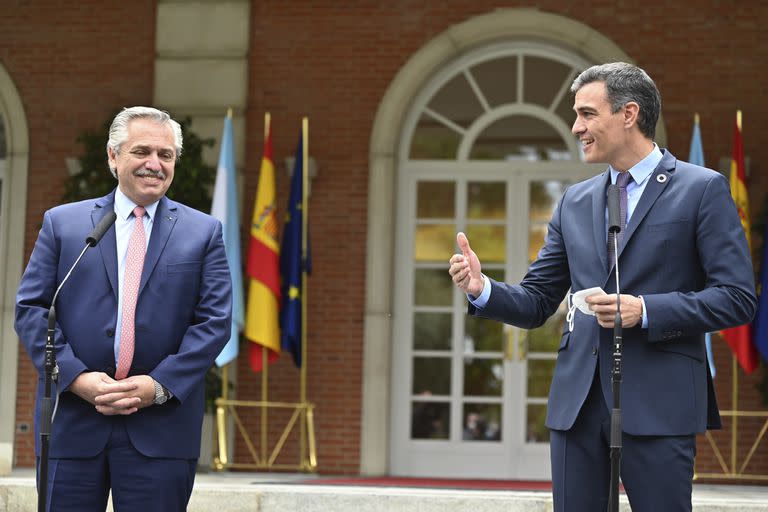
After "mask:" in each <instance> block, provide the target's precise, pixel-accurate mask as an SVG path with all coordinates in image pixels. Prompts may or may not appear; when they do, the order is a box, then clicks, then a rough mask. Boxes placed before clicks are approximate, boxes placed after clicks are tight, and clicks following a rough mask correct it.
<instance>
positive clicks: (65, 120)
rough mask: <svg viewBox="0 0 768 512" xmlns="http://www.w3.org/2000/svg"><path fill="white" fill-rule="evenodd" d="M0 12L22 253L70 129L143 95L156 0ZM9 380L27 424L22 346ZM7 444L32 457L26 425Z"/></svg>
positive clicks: (53, 194) (45, 1)
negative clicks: (15, 116) (21, 124)
mask: <svg viewBox="0 0 768 512" xmlns="http://www.w3.org/2000/svg"><path fill="white" fill-rule="evenodd" d="M0 12H2V14H1V15H0V63H1V64H2V65H3V67H4V68H5V69H6V71H7V72H8V73H9V74H10V76H11V79H12V80H13V82H14V83H15V85H16V88H17V89H18V91H19V94H20V95H21V101H22V104H23V106H24V112H25V114H26V116H27V124H28V126H29V147H30V152H29V180H28V196H27V225H26V242H25V254H26V255H27V257H28V255H29V254H30V252H31V251H32V246H33V245H34V242H35V239H36V237H37V232H38V230H39V228H40V225H41V222H42V216H43V212H44V211H45V210H46V209H48V208H50V207H52V206H54V205H56V204H58V203H60V202H61V196H62V194H63V186H62V183H63V182H64V180H65V179H66V176H67V171H66V167H65V165H64V159H65V158H66V157H71V156H79V155H80V154H81V153H82V146H80V145H79V144H77V143H76V142H75V139H76V138H77V137H78V135H80V134H81V133H83V132H84V131H86V130H89V131H93V130H99V129H101V127H102V125H103V123H104V122H105V121H106V120H107V119H108V117H109V115H110V114H111V113H113V112H114V111H115V110H116V109H117V108H119V107H122V106H130V105H135V104H147V103H149V102H150V101H151V100H152V85H153V75H154V56H155V53H154V49H155V3H154V2H153V1H151V0H140V1H135V2H116V1H113V2H101V1H94V0H84V1H79V2H63V1H55V0H35V1H33V2H25V1H24V2H23V1H17V0H5V1H4V2H3V5H2V7H0ZM104 172H109V171H108V169H107V166H106V153H105V164H104ZM18 382H19V385H18V394H17V402H16V423H17V425H18V424H19V423H26V424H29V425H30V426H31V425H32V405H33V400H34V390H35V386H36V376H35V372H34V369H33V367H32V364H31V363H30V362H29V358H28V357H27V354H26V352H25V351H24V350H23V349H20V353H19V377H18ZM15 449H16V464H17V465H18V466H31V465H33V463H34V434H33V433H32V432H31V430H30V432H28V433H25V434H21V433H17V435H16V445H15Z"/></svg>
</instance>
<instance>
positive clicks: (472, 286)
mask: <svg viewBox="0 0 768 512" xmlns="http://www.w3.org/2000/svg"><path fill="white" fill-rule="evenodd" d="M456 243H457V244H458V246H459V249H460V250H461V254H454V255H453V256H451V259H450V260H448V263H449V264H450V267H449V268H448V273H449V274H450V275H451V279H453V282H454V283H455V284H456V286H458V287H459V289H461V290H462V291H463V292H464V293H468V294H470V295H472V296H474V297H477V296H478V295H480V293H481V292H482V291H483V276H482V273H481V268H480V260H479V259H478V258H477V254H475V251H473V250H472V248H471V247H470V246H469V240H467V236H466V235H465V234H464V233H462V232H459V233H458V234H457V235H456Z"/></svg>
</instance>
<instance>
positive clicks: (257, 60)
mask: <svg viewBox="0 0 768 512" xmlns="http://www.w3.org/2000/svg"><path fill="white" fill-rule="evenodd" d="M654 4H657V6H656V7H654ZM694 4H695V5H694ZM758 4H759V3H758V2H752V3H750V4H749V6H742V5H740V6H739V7H738V10H737V8H734V7H730V6H727V5H725V4H722V5H719V6H714V7H713V6H712V5H711V3H710V2H693V3H690V2H682V3H680V4H679V5H678V4H674V3H673V4H670V3H669V2H647V1H644V2H640V1H634V2H624V3H623V4H622V7H621V8H617V7H616V3H615V2H613V1H608V0H605V1H597V2H591V3H590V5H589V8H588V9H585V8H584V6H583V5H582V4H574V3H572V2H564V1H539V2H504V1H502V2H499V1H484V0H477V1H474V2H460V1H449V2H445V1H441V2H427V5H424V2H416V1H394V2H374V1H359V2H343V3H339V4H338V6H336V7H329V4H327V3H317V2H309V1H294V2H290V3H286V2H281V1H277V0H273V1H262V2H254V3H253V5H252V13H251V35H252V42H251V51H250V55H251V57H250V62H251V66H250V70H249V100H248V112H247V124H248V127H249V131H248V144H247V153H246V177H247V193H246V197H253V194H254V192H255V187H256V183H257V179H258V168H259V161H260V158H261V141H262V137H263V128H262V126H263V117H262V116H263V113H264V112H265V111H266V110H269V111H271V112H272V129H273V134H274V144H275V158H276V163H277V166H278V184H279V189H280V190H279V192H280V193H279V195H280V198H279V203H278V204H279V205H280V206H282V205H283V204H285V197H286V193H287V192H286V187H287V178H286V176H285V174H284V171H283V169H282V158H283V157H284V156H285V155H288V154H291V153H292V152H293V151H294V148H295V144H296V139H297V136H298V131H299V123H300V118H301V116H302V115H307V116H309V118H310V141H311V143H310V153H311V154H312V155H313V156H314V157H315V158H316V159H317V160H318V162H319V164H320V173H319V177H318V178H317V179H316V180H315V181H314V182H313V184H312V190H313V195H312V198H311V214H310V218H311V230H312V252H313V265H314V272H315V276H316V277H313V278H311V279H310V281H309V283H310V284H309V286H310V293H309V301H310V311H309V333H310V334H309V342H308V345H309V364H310V368H311V371H310V377H309V389H310V391H309V397H310V399H311V400H312V401H314V402H315V403H317V405H318V410H317V411H316V430H317V435H318V446H319V460H320V470H321V471H322V472H325V473H347V474H353V473H356V472H357V471H358V464H359V455H360V454H359V449H360V446H359V441H360V432H359V429H360V414H361V393H362V373H361V362H362V351H363V315H364V299H365V293H364V290H365V260H366V255H365V247H366V223H367V201H368V198H367V186H368V169H367V167H368V158H369V143H370V140H369V137H370V134H371V130H372V127H373V120H374V116H375V113H376V110H377V108H378V106H379V103H380V102H381V99H382V97H383V95H384V93H385V91H386V90H387V87H388V86H389V85H390V83H391V82H392V80H393V78H394V77H395V75H396V73H397V72H398V71H399V70H400V68H401V67H402V66H403V65H404V64H405V63H406V61H407V60H408V59H409V57H410V56H411V55H413V54H414V53H415V52H416V51H418V50H419V49H420V48H421V47H422V46H424V45H425V44H426V43H427V42H428V41H429V40H430V39H432V38H433V37H435V36H437V35H438V34H440V33H441V32H442V31H444V30H446V29H447V28H448V27H450V26H451V25H453V24H456V23H459V22H462V21H464V20H466V19H468V18H471V17H472V16H476V15H479V14H483V13H487V12H490V11H492V10H494V9H496V8H498V7H500V6H507V7H534V6H535V7H537V8H539V9H541V10H542V11H547V12H552V13H557V14H561V15H564V16H567V17H570V18H572V19H575V20H577V21H580V22H582V23H585V24H587V25H589V26H591V27H592V28H594V29H595V30H597V31H599V32H601V33H602V34H603V35H605V36H606V37H608V38H610V39H611V40H613V41H614V42H616V43H617V44H618V45H619V46H620V47H622V48H623V49H624V51H625V52H626V53H627V54H629V55H630V56H631V57H632V58H633V59H634V60H635V61H636V62H637V64H639V65H640V66H641V67H643V68H644V69H646V70H647V71H648V72H649V74H650V75H651V76H652V77H654V79H655V81H656V82H657V84H658V86H659V88H660V90H661V93H662V97H663V102H664V105H663V108H664V116H665V117H664V119H665V121H666V128H667V134H668V147H669V148H670V149H671V150H672V151H673V153H675V154H676V155H678V156H680V157H682V158H687V155H688V145H689V141H690V136H691V123H692V118H693V113H694V112H699V113H700V114H701V123H702V125H701V126H702V133H703V142H704V150H705V155H706V157H707V159H708V162H709V163H710V165H716V162H717V159H718V158H719V157H720V156H727V155H729V154H730V150H731V149H730V148H731V133H732V132H731V130H732V123H733V116H734V111H735V110H736V109H737V108H741V109H743V110H744V133H745V151H746V153H747V154H748V155H749V156H750V157H751V162H752V166H751V175H752V178H751V183H752V187H751V188H750V192H751V194H752V196H751V199H752V203H753V216H754V217H755V218H757V216H758V214H760V213H761V211H760V210H761V208H760V207H761V203H762V200H763V196H764V193H765V190H766V188H767V187H768V183H766V178H764V177H763V175H764V174H765V173H764V172H762V169H761V167H762V166H763V165H765V164H764V162H766V159H768V147H767V146H766V145H765V144H763V141H764V140H766V137H768V125H766V124H765V123H763V122H762V121H763V120H764V119H766V115H768V102H766V97H765V93H764V92H763V89H764V87H763V84H764V83H765V81H766V78H768V66H766V63H767V62H766V60H768V47H767V46H766V45H761V44H759V43H758V41H761V40H762V30H761V20H764V19H766V15H768V7H766V6H762V5H758ZM342 5H343V6H342ZM251 207H252V205H250V204H249V205H248V206H247V209H248V210H249V214H250V208H251ZM393 207H394V205H393ZM716 353H717V362H718V368H720V369H721V371H722V376H720V375H718V378H717V388H718V393H719V396H720V401H721V404H722V405H724V406H725V407H728V406H729V403H728V400H727V398H728V397H730V387H729V386H730V380H729V378H728V368H729V361H728V349H727V348H725V346H724V343H722V342H719V343H718V344H717V347H716ZM239 371H240V374H241V375H244V374H246V373H248V372H249V370H248V369H247V368H246V364H245V361H242V360H241V364H240V368H239ZM761 371H762V370H760V372H761ZM755 380H756V378H754V377H753V378H750V379H744V378H742V381H741V382H742V386H741V388H742V391H741V393H742V394H741V397H742V402H741V405H742V407H745V408H750V407H758V406H759V403H758V397H757V393H756V392H755V390H754V383H755ZM297 381H298V372H296V371H295V370H294V369H293V366H292V364H291V363H290V362H289V361H288V358H285V357H284V358H283V359H282V360H281V361H279V362H278V363H276V364H275V365H273V366H272V367H271V369H270V392H271V394H272V395H271V398H272V399H274V400H293V399H295V397H296V396H297V394H296V389H297V385H296V382H297ZM240 382H241V383H242V387H241V391H240V393H241V397H245V398H258V397H259V396H260V395H259V389H260V383H259V381H258V380H253V381H250V382H248V381H245V382H244V381H243V379H241V380H240ZM380 406H381V407H388V406H389V405H388V404H380ZM251 425H253V428H254V429H255V424H254V423H251ZM273 430H274V427H273ZM276 435H277V433H276V432H273V436H276ZM744 442H746V441H744ZM750 444H751V441H750ZM721 449H722V448H721ZM725 451H726V452H727V449H726V450H725ZM708 453H709V451H708V448H705V447H704V446H700V451H699V454H700V459H701V463H702V464H705V465H710V466H711V463H708V462H707V461H708V460H710V461H711V459H712V457H711V455H708ZM758 455H759V460H760V461H762V462H761V463H762V465H763V466H764V467H763V468H762V470H763V471H764V472H765V471H768V465H766V463H765V461H768V457H766V455H768V453H766V448H765V447H763V448H761V450H760V451H759V453H758ZM237 459H238V460H240V461H242V462H247V455H246V450H245V447H244V445H243V444H242V443H240V444H239V445H238V456H237Z"/></svg>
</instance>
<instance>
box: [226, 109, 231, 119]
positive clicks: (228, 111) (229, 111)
mask: <svg viewBox="0 0 768 512" xmlns="http://www.w3.org/2000/svg"><path fill="white" fill-rule="evenodd" d="M227 117H228V118H230V119H232V107H229V108H228V109H227Z"/></svg>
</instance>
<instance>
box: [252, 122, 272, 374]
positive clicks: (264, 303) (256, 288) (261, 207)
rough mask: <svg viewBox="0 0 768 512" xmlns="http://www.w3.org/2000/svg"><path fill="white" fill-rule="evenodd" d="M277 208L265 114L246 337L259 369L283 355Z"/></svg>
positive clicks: (255, 209) (268, 126)
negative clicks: (279, 320) (280, 319)
mask: <svg viewBox="0 0 768 512" xmlns="http://www.w3.org/2000/svg"><path fill="white" fill-rule="evenodd" d="M277 232H278V222H277V212H276V207H275V165H274V163H273V162H272V131H271V129H270V116H269V113H267V114H266V115H265V116H264V157H263V158H262V160H261V171H260V173H259V185H258V189H257V191H256V203H255V204H254V207H253V220H252V222H251V240H250V245H249V247H248V261H247V264H246V272H247V274H248V278H249V281H250V283H249V287H248V308H247V313H246V317H245V336H246V337H247V338H248V339H249V340H251V341H252V342H253V344H252V345H251V348H250V351H249V359H250V362H251V368H252V369H253V371H255V372H259V371H261V370H262V369H263V366H264V364H263V363H264V352H265V351H266V356H267V357H266V360H267V362H268V363H271V362H272V361H274V360H276V359H277V358H278V357H279V356H280V326H279V323H278V311H279V304H280V246H279V244H278V243H277Z"/></svg>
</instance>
